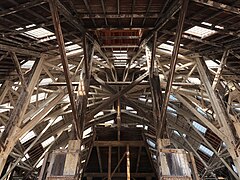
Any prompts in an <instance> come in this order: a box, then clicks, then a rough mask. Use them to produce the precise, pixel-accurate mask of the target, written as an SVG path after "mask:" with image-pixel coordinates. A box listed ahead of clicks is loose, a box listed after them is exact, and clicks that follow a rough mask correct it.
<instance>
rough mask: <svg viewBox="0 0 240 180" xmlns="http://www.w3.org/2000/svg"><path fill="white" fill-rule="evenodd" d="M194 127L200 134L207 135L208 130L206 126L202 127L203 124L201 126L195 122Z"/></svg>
mask: <svg viewBox="0 0 240 180" xmlns="http://www.w3.org/2000/svg"><path fill="white" fill-rule="evenodd" d="M192 124H193V126H194V127H195V128H196V129H197V130H198V131H200V132H202V133H203V134H205V133H206V131H207V128H205V127H204V126H202V125H201V124H199V123H198V122H196V121H193V123H192Z"/></svg>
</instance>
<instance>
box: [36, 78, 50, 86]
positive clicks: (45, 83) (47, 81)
mask: <svg viewBox="0 0 240 180" xmlns="http://www.w3.org/2000/svg"><path fill="white" fill-rule="evenodd" d="M52 82H53V80H52V79H51V78H44V79H42V80H41V81H40V83H39V86H44V85H48V84H50V83H52Z"/></svg>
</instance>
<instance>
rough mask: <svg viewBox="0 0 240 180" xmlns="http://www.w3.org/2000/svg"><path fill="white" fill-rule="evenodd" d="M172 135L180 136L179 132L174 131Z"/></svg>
mask: <svg viewBox="0 0 240 180" xmlns="http://www.w3.org/2000/svg"><path fill="white" fill-rule="evenodd" d="M173 133H174V134H176V135H178V136H181V135H180V134H179V132H178V131H176V130H174V131H173Z"/></svg>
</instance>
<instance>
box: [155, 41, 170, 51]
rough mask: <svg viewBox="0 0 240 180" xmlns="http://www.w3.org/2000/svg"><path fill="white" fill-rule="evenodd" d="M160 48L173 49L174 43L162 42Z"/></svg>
mask: <svg viewBox="0 0 240 180" xmlns="http://www.w3.org/2000/svg"><path fill="white" fill-rule="evenodd" d="M158 48H160V49H164V50H168V51H172V50H173V45H169V44H166V43H162V44H161V45H159V46H158Z"/></svg>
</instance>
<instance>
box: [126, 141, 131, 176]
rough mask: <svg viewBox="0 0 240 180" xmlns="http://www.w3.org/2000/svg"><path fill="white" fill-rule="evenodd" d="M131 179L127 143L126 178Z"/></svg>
mask: <svg viewBox="0 0 240 180" xmlns="http://www.w3.org/2000/svg"><path fill="white" fill-rule="evenodd" d="M130 179H131V173H130V151H129V145H127V180H130Z"/></svg>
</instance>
